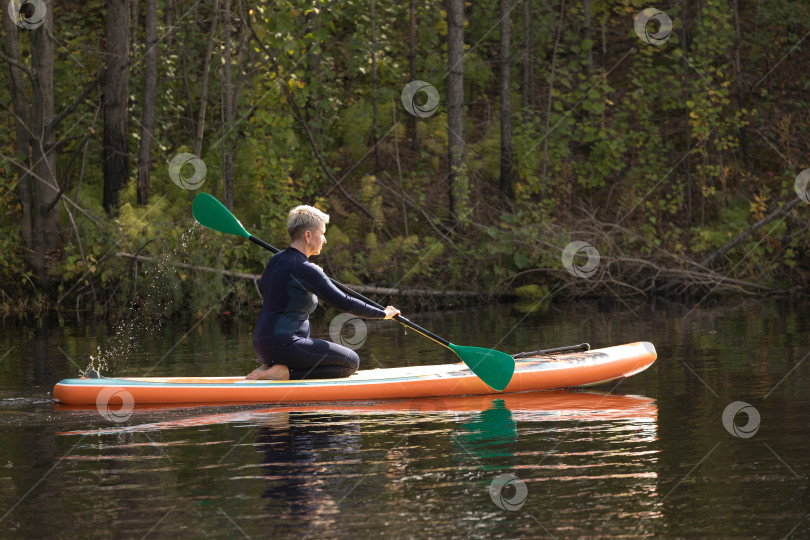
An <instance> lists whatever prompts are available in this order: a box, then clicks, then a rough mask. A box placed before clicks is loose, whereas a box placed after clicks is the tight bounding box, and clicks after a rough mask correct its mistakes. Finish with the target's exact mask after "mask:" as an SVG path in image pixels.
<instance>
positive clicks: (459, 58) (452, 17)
mask: <svg viewBox="0 0 810 540" xmlns="http://www.w3.org/2000/svg"><path fill="white" fill-rule="evenodd" d="M447 138H448V162H449V169H450V171H449V174H448V190H449V197H450V214H451V215H453V216H455V217H456V218H457V219H458V216H457V212H458V210H459V202H460V201H459V198H460V197H459V189H462V190H464V189H465V188H466V185H465V184H466V175H465V173H464V0H447Z"/></svg>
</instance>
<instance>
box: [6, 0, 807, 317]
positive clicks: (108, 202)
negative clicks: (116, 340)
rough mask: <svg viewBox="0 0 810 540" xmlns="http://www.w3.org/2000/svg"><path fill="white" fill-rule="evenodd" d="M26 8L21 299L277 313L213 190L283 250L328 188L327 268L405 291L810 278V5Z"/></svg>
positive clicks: (15, 243) (15, 263)
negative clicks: (216, 222) (303, 210)
mask: <svg viewBox="0 0 810 540" xmlns="http://www.w3.org/2000/svg"><path fill="white" fill-rule="evenodd" d="M3 9H4V11H6V13H4V14H3V15H2V20H3V23H2V46H1V47H0V72H2V75H0V81H2V83H1V84H0V115H2V116H0V160H2V165H0V175H2V178H1V179H0V254H2V257H1V258H0V261H1V262H0V290H1V291H2V295H0V296H2V298H0V314H2V315H3V316H5V317H7V316H13V317H19V316H34V317H43V316H46V315H48V314H51V313H53V312H58V313H64V314H69V315H71V316H72V315H73V314H75V315H77V316H79V317H83V316H88V315H92V316H103V317H109V318H111V319H116V318H119V317H121V316H122V314H124V313H126V312H127V311H128V310H133V309H142V310H149V311H150V312H151V313H153V314H155V315H157V316H160V317H166V318H170V317H175V316H182V315H187V314H193V315H195V316H196V315H201V314H207V313H210V312H211V311H214V312H216V313H223V312H226V313H228V314H232V315H237V316H238V315H239V314H240V313H242V312H244V311H245V310H251V311H255V306H256V305H257V302H259V301H260V300H259V298H258V296H257V294H256V285H255V280H253V279H252V278H251V275H253V274H260V273H261V271H262V269H263V268H264V265H265V264H266V262H267V260H268V257H269V254H268V253H267V252H266V251H263V250H261V249H259V248H257V246H255V245H254V244H252V243H250V242H248V241H246V240H244V239H239V238H236V237H231V236H227V235H223V234H220V233H217V232H214V231H211V230H208V229H205V228H204V227H201V226H200V225H197V224H195V221H194V218H193V217H192V213H191V207H192V202H193V199H194V196H195V195H196V194H197V193H200V192H207V193H211V194H213V195H214V196H216V197H217V198H218V199H219V200H220V201H222V202H223V203H224V204H225V205H226V206H227V207H228V208H229V209H231V210H232V211H233V213H234V215H235V216H237V217H238V218H239V220H240V221H241V222H242V224H243V225H244V226H245V227H246V228H247V230H249V231H250V232H251V234H253V235H255V236H256V237H258V238H261V239H263V240H265V241H267V242H270V243H271V244H273V245H275V246H277V247H279V248H282V249H283V248H284V247H286V246H287V242H288V237H287V234H286V229H285V225H286V215H287V212H288V210H289V209H290V208H291V207H293V206H295V205H298V204H312V205H315V206H317V207H318V208H320V209H321V210H324V211H326V212H327V213H329V214H330V215H331V221H330V224H329V226H328V228H327V234H326V236H327V239H328V244H327V246H326V247H325V249H324V253H323V255H321V256H319V257H318V260H317V261H316V262H317V263H318V264H320V265H321V266H323V267H324V269H325V270H326V271H327V273H329V274H331V275H333V276H334V277H336V278H337V279H339V280H341V281H343V282H345V283H348V284H353V285H358V286H366V287H373V286H377V287H390V288H394V289H397V290H399V291H404V292H407V291H412V290H414V289H417V290H419V291H424V293H425V294H424V295H422V296H420V295H419V294H416V295H411V296H410V297H408V296H404V297H403V299H402V300H401V301H402V302H405V301H407V300H406V299H407V298H411V299H417V300H419V299H420V298H421V301H422V302H426V303H428V304H435V305H447V304H448V303H458V302H462V301H466V300H464V299H467V298H473V299H477V300H476V301H494V300H495V299H501V298H519V299H521V301H522V302H523V303H524V304H526V305H528V306H529V308H536V307H538V306H542V305H545V304H547V303H549V302H564V301H568V300H570V299H574V298H585V297H610V298H615V299H619V300H621V301H623V302H625V301H627V302H631V301H635V302H647V301H650V299H653V298H661V299H665V300H667V301H672V302H679V303H685V304H686V305H690V306H698V305H701V304H703V303H704V302H711V301H715V300H717V299H721V300H722V299H724V298H737V297H741V296H743V297H744V296H761V295H774V294H797V293H800V292H802V291H804V290H806V289H807V286H808V283H810V255H808V253H810V251H809V250H808V247H809V245H810V237H809V236H808V227H810V213H809V212H810V208H809V207H808V203H810V193H809V192H808V191H807V190H806V187H807V184H808V182H810V169H809V168H810V108H808V106H807V105H808V103H807V101H808V100H810V78H808V77H807V76H806V74H807V73H808V72H810V55H808V54H807V49H808V46H810V40H808V39H807V38H808V35H810V29H808V28H807V23H806V21H808V20H810V4H808V3H807V2H803V1H800V0H771V1H767V2H766V1H764V0H760V1H747V2H743V1H738V0H713V1H708V0H701V1H697V0H681V1H678V2H674V1H670V2H661V3H658V4H655V5H650V4H648V3H647V2H641V1H636V0H577V1H572V0H561V1H560V0H553V1H552V0H542V1H541V0H482V1H472V2H464V1H463V0H445V1H444V2H430V1H425V0H403V1H401V2H385V1H380V0H362V1H360V0H342V1H340V2H338V1H336V0H307V1H302V0H279V1H276V2H266V3H248V2H247V1H245V0H205V1H202V0H105V1H102V0H86V1H83V2H78V1H74V0H61V1H60V2H54V1H53V0H12V1H11V2H10V3H9V4H8V6H5V5H4V6H3ZM802 74H805V75H802ZM431 291H435V292H437V294H434V295H430V294H429V293H430V292H431ZM440 293H441V294H440ZM377 300H378V301H380V302H385V301H387V300H383V299H381V298H380V297H378V298H377ZM397 301H400V300H397Z"/></svg>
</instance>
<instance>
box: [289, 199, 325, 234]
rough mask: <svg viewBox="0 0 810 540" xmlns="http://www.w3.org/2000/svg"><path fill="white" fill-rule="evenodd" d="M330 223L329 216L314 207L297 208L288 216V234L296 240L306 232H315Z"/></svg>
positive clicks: (303, 206) (302, 206)
mask: <svg viewBox="0 0 810 540" xmlns="http://www.w3.org/2000/svg"><path fill="white" fill-rule="evenodd" d="M327 223H329V214H325V213H323V212H321V211H320V210H318V209H317V208H315V207H314V206H307V205H303V204H302V205H301V206H296V207H295V208H293V209H292V210H290V213H289V214H288V216H287V232H288V233H290V239H291V240H295V239H296V238H297V237H298V236H299V235H300V234H301V233H303V232H304V231H311V230H314V229H316V228H318V227H320V226H321V225H326V224H327Z"/></svg>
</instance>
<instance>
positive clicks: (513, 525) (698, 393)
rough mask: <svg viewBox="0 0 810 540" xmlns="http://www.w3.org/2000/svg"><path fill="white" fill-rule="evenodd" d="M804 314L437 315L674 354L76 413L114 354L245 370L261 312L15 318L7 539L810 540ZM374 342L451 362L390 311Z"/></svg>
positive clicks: (521, 344)
mask: <svg viewBox="0 0 810 540" xmlns="http://www.w3.org/2000/svg"><path fill="white" fill-rule="evenodd" d="M807 307H808V304H807V303H800V302H788V301H775V300H769V301H766V302H757V303H749V304H745V305H740V306H736V307H730V306H725V307H720V308H711V309H709V308H702V309H698V310H695V311H693V312H692V313H690V314H688V316H687V317H684V315H687V311H688V310H687V309H684V308H679V307H677V306H669V307H662V306H656V307H650V306H648V307H642V308H636V307H635V306H634V307H633V310H634V311H631V310H629V309H628V308H627V307H625V306H623V305H622V304H620V303H619V304H617V305H607V304H604V303H601V302H586V303H578V304H576V305H571V306H568V307H566V308H564V309H555V308H552V309H549V310H547V311H544V312H539V313H533V314H529V315H526V314H525V313H523V312H521V311H520V310H518V309H516V308H515V307H513V306H508V305H500V306H486V307H471V308H466V309H464V310H459V311H453V312H441V313H417V314H415V315H413V316H412V317H411V318H412V319H413V320H414V321H415V322H418V323H420V324H422V325H423V326H425V327H426V328H429V329H431V330H433V331H434V332H436V333H437V334H439V335H442V336H444V337H446V338H448V339H450V340H451V341H453V342H454V343H459V344H464V345H477V346H483V347H492V348H498V349H500V350H504V351H506V352H510V353H515V352H519V351H524V350H533V349H538V348H541V347H555V346H561V345H568V344H576V343H580V342H583V341H587V342H589V343H591V345H592V346H593V347H594V348H596V347H603V346H609V345H618V344H621V343H627V342H632V341H638V340H647V341H651V342H652V343H654V344H655V346H656V348H657V350H658V361H657V362H656V363H655V364H654V365H653V366H652V367H651V368H650V369H648V370H647V371H645V372H643V373H641V374H639V375H636V376H634V377H631V378H629V379H626V380H624V381H621V382H619V383H618V384H615V383H613V384H609V385H605V386H601V387H597V388H595V389H592V390H590V391H586V392H534V393H526V394H508V395H507V394H502V395H499V396H484V397H481V396H478V397H460V398H446V399H415V400H404V401H403V400H400V401H368V402H351V403H331V404H317V403H315V404H312V403H308V404H300V405H294V406H289V405H288V406H284V407H273V406H269V405H250V406H231V407H225V406H220V407H194V408H182V407H174V408H164V409H159V408H152V409H145V410H141V409H136V410H135V411H134V412H133V414H132V415H131V416H130V417H128V419H127V420H126V421H125V422H114V421H110V420H107V419H105V418H103V417H102V416H101V415H100V414H99V413H98V412H97V411H96V410H95V409H91V410H64V408H62V409H60V408H59V407H58V406H55V405H54V404H53V403H52V402H51V400H50V391H51V390H52V388H53V384H54V383H55V382H57V381H58V380H60V379H63V378H68V377H73V376H75V375H76V373H77V372H78V371H79V369H83V368H85V367H86V366H87V364H88V358H89V356H90V355H96V354H97V348H98V347H101V349H102V351H113V353H114V354H113V357H111V358H110V359H109V364H108V365H107V366H106V368H105V371H104V372H103V373H104V374H105V375H111V374H117V375H146V374H147V373H148V374H149V375H151V376H161V375H195V374H198V375H234V374H242V373H247V372H248V371H250V370H251V369H252V368H253V367H255V365H256V363H255V362H254V361H253V360H252V356H253V352H252V347H251V338H250V333H251V321H243V322H240V321H226V322H224V323H222V324H221V325H217V324H212V323H210V322H208V321H203V322H202V323H200V324H199V325H197V326H194V327H192V325H193V322H192V323H189V324H188V325H184V326H179V327H168V328H166V327H164V328H161V327H159V326H157V325H155V326H150V325H146V326H149V329H148V331H147V332H134V333H132V334H128V333H127V331H124V332H122V333H121V334H119V335H118V336H117V337H115V334H114V332H109V333H108V332H105V330H104V328H103V326H99V325H86V326H82V327H77V326H70V325H63V326H59V325H58V324H56V325H53V326H51V327H46V326H39V327H38V326H36V325H28V326H26V325H20V324H10V323H8V322H6V324H5V326H4V327H3V328H2V334H0V357H2V358H1V359H0V433H2V435H1V436H0V537H3V538H113V537H115V538H119V537H120V538H144V537H145V538H239V537H247V538H267V537H278V538H302V537H304V538H324V537H328V538H355V537H370V536H374V537H380V536H385V537H391V538H399V537H402V538H412V537H447V538H491V537H495V538H515V537H537V538H542V537H558V538H563V537H578V536H621V537H625V536H635V537H652V536H654V537H660V536H664V537H683V536H688V537H707V538H716V537H759V538H787V537H789V538H807V537H808V536H810V494H809V493H810V492H809V491H808V474H810V432H809V431H808V425H810V393H808V391H807V385H808V375H810V361H806V358H807V356H808V355H810V339H808V326H810V318H808V317H807V315H806V313H807ZM328 322H329V319H328V317H326V316H321V318H320V319H319V320H316V321H315V322H314V324H313V334H314V335H315V336H319V337H327V336H328ZM132 326H133V327H138V326H141V327H142V326H144V325H132ZM130 338H131V339H130ZM124 344H128V345H124ZM358 352H359V353H360V356H361V359H362V366H363V367H367V368H371V367H393V366H404V365H416V364H433V363H447V362H451V361H455V360H454V359H453V358H452V356H451V353H449V352H447V351H446V350H444V349H443V348H441V347H439V346H437V345H435V344H433V343H432V342H431V341H429V340H427V339H425V338H423V337H422V336H420V335H418V334H416V333H414V332H412V331H410V332H406V331H405V330H404V329H403V328H402V327H401V326H399V325H397V324H395V323H392V322H389V321H369V323H368V336H367V339H366V341H365V343H364V344H363V346H362V347H361V348H360V349H359V350H358ZM735 402H740V403H739V404H735ZM724 411H725V412H726V419H725V422H724ZM735 412H737V414H736V415H735V414H734V413H735Z"/></svg>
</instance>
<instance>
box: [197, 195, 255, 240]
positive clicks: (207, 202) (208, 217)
mask: <svg viewBox="0 0 810 540" xmlns="http://www.w3.org/2000/svg"><path fill="white" fill-rule="evenodd" d="M191 213H192V214H194V219H196V220H197V221H198V222H199V223H200V225H202V226H204V227H208V228H209V229H213V230H215V231H219V232H221V233H225V234H233V235H236V236H244V237H245V238H250V233H249V232H247V230H245V228H244V227H243V226H242V224H241V223H240V222H239V220H238V219H236V216H234V215H233V214H232V213H231V211H230V210H228V208H226V207H225V205H224V204H222V203H221V202H219V201H218V200H217V199H216V197H214V196H213V195H209V194H208V193H198V194H197V196H196V197H194V204H192V205H191Z"/></svg>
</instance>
